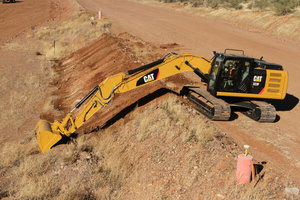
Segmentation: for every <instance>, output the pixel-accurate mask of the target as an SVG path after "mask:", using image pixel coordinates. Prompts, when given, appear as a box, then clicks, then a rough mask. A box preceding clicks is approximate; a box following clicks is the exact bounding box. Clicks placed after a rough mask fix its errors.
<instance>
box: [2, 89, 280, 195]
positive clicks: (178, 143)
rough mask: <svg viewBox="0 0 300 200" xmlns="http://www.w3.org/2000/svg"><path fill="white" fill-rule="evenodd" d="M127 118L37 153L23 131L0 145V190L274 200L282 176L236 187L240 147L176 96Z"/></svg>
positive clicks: (32, 140) (273, 175)
mask: <svg viewBox="0 0 300 200" xmlns="http://www.w3.org/2000/svg"><path fill="white" fill-rule="evenodd" d="M128 118H129V120H128V122H127V123H124V121H122V120H121V121H118V122H116V123H115V124H114V125H112V126H111V127H109V128H107V129H105V130H101V131H100V132H98V133H93V134H87V135H80V136H79V137H78V138H77V139H74V140H71V141H70V143H68V144H64V145H59V146H57V147H55V148H53V149H51V151H50V152H48V153H45V154H39V153H38V152H37V144H36V140H35V136H33V135H31V134H29V133H27V135H25V137H24V139H23V141H21V142H20V143H17V142H11V143H9V144H7V145H4V146H1V147H0V151H1V154H0V156H1V159H2V160H3V161H4V162H2V163H1V168H0V174H2V175H3V176H2V178H4V179H3V180H6V181H2V182H1V184H0V194H1V195H2V197H9V198H12V199H120V198H124V199H141V198H143V199H176V198H178V195H180V196H181V197H182V199H194V198H195V197H197V196H199V195H200V197H202V198H204V199H215V198H216V194H218V195H219V196H224V198H226V199H276V198H277V197H278V194H280V191H281V190H282V188H283V183H284V180H283V178H282V177H280V176H279V175H278V174H276V173H275V172H274V171H273V170H271V169H268V168H266V170H265V177H264V178H263V179H262V180H260V181H259V182H258V183H257V181H258V178H257V179H255V181H253V182H252V183H251V184H250V185H247V186H236V185H235V178H234V177H235V175H234V173H235V161H234V157H235V156H236V155H237V154H238V153H239V152H241V151H242V150H241V149H239V148H238V147H236V146H234V145H233V144H234V143H233V142H232V140H231V139H230V138H227V137H225V136H224V134H223V133H222V132H220V131H219V130H218V129H216V128H213V125H212V123H211V122H210V121H209V120H207V119H206V118H204V117H203V116H201V115H199V114H197V113H196V112H193V110H192V109H191V108H189V107H187V106H186V105H184V104H183V103H182V102H181V101H180V99H179V98H178V97H175V96H171V95H169V97H168V98H165V99H164V100H162V101H157V102H154V103H152V104H151V105H149V106H147V107H140V108H138V109H136V110H135V111H134V112H133V113H131V114H130V115H129V116H128ZM191 119H192V120H191ZM278 177H279V178H278ZM166 183H169V184H166ZM152 186H153V187H152ZM154 186H155V187H154ZM152 188H154V189H152ZM139 194H140V195H141V196H139Z"/></svg>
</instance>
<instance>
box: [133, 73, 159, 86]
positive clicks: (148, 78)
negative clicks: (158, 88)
mask: <svg viewBox="0 0 300 200" xmlns="http://www.w3.org/2000/svg"><path fill="white" fill-rule="evenodd" d="M158 77H159V69H155V70H153V71H151V72H149V73H148V74H146V75H145V76H143V77H142V78H140V79H139V80H138V81H137V82H136V86H140V85H143V84H146V83H150V82H152V81H155V80H157V79H158Z"/></svg>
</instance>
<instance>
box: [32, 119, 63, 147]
mask: <svg viewBox="0 0 300 200" xmlns="http://www.w3.org/2000/svg"><path fill="white" fill-rule="evenodd" d="M35 131H36V133H37V139H38V144H39V147H40V150H41V152H42V153H45V152H47V151H49V150H50V149H51V147H52V146H53V145H55V144H56V143H57V142H59V141H60V140H61V139H62V136H61V135H60V134H59V133H53V132H52V130H51V124H50V123H49V122H48V121H45V120H40V121H39V122H38V123H37V125H36V129H35Z"/></svg>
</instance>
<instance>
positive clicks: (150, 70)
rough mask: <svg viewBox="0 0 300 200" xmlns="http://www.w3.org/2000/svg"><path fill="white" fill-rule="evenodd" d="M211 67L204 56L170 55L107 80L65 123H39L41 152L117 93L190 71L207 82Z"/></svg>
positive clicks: (79, 124) (78, 125) (37, 130)
mask: <svg viewBox="0 0 300 200" xmlns="http://www.w3.org/2000/svg"><path fill="white" fill-rule="evenodd" d="M210 67H211V60H208V59H206V58H204V57H200V56H197V55H192V54H179V55H178V54H175V53H170V54H168V55H166V56H165V57H163V58H162V59H160V60H158V61H155V62H153V63H150V64H147V65H144V66H141V67H139V68H136V69H133V70H129V71H128V72H126V73H119V74H116V75H114V76H111V77H108V78H107V79H105V80H104V81H103V82H101V83H100V84H99V85H97V86H96V87H95V88H94V89H93V90H92V91H91V92H90V93H89V94H88V95H87V96H86V97H85V98H83V99H82V100H81V101H80V102H79V103H77V104H76V106H75V107H74V108H73V109H72V110H71V111H70V112H69V113H68V114H67V115H66V116H65V117H64V118H63V119H62V121H56V120H55V121H54V122H53V123H49V122H47V121H45V120H40V121H39V122H38V124H37V126H36V133H37V137H38V144H39V147H40V150H41V152H42V153H44V152H47V151H49V150H50V148H51V147H52V146H54V145H55V144H56V143H57V142H59V141H60V140H61V139H62V136H66V137H69V136H70V135H71V134H72V133H74V132H75V131H76V130H77V129H78V128H79V127H81V126H82V125H83V124H84V123H85V122H86V121H87V120H89V118H91V117H92V116H93V115H94V114H95V113H96V112H97V111H98V110H99V109H101V108H104V107H108V106H110V105H111V104H112V103H113V98H114V96H115V95H116V94H117V93H124V92H127V91H130V90H133V89H135V88H138V87H141V86H144V85H147V84H150V83H152V82H154V81H157V80H161V79H164V78H167V77H170V76H173V75H175V74H179V73H183V72H187V71H193V72H195V73H196V74H197V75H198V76H200V78H202V80H203V81H205V82H206V81H207V76H206V74H208V73H209V70H210ZM84 103H85V105H84V107H83V109H81V110H79V112H78V114H76V116H73V112H74V111H75V110H76V109H79V108H80V107H81V105H82V104H84Z"/></svg>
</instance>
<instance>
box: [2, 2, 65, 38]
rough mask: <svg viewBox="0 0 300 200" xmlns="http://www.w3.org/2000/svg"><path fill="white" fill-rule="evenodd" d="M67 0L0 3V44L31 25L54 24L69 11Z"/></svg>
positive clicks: (28, 28)
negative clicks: (63, 0)
mask: <svg viewBox="0 0 300 200" xmlns="http://www.w3.org/2000/svg"><path fill="white" fill-rule="evenodd" d="M69 11H70V4H69V2H68V1H65V2H63V4H62V3H61V1H60V0H44V1H39V0H26V1H17V2H16V3H14V4H2V3H1V4H0V44H2V43H4V42H5V41H7V40H11V39H13V38H15V37H16V36H17V35H20V34H21V33H23V32H25V31H28V30H30V29H31V28H32V27H36V26H38V25H41V24H42V23H44V22H49V25H50V26H51V25H55V23H56V22H57V21H59V20H62V19H63V18H64V16H65V15H66V14H67V13H69Z"/></svg>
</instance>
